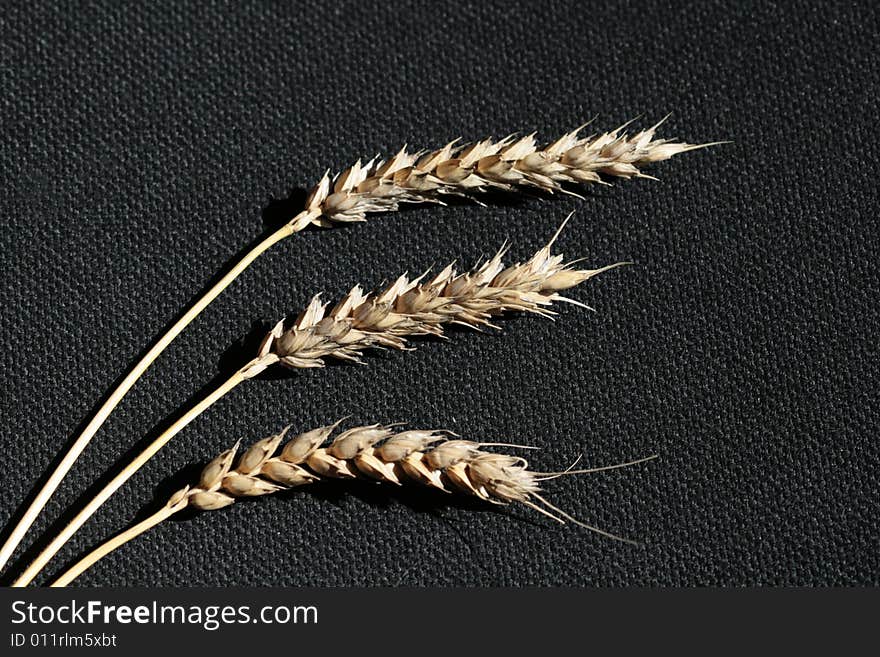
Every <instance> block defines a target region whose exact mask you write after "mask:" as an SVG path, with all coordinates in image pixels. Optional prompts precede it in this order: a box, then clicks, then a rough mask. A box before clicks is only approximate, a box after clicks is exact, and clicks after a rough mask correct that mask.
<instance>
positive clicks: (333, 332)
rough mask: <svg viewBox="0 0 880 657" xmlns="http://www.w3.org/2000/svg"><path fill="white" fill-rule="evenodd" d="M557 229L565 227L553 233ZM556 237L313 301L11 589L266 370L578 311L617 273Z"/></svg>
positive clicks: (106, 491)
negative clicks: (590, 283) (509, 318)
mask: <svg viewBox="0 0 880 657" xmlns="http://www.w3.org/2000/svg"><path fill="white" fill-rule="evenodd" d="M570 216H571V215H569V217H570ZM566 221H567V220H566ZM564 226H565V223H563V226H561V227H560V229H559V231H561V230H562V227H564ZM559 231H557V232H556V234H555V235H554V236H553V238H552V239H551V240H550V242H548V244H547V245H545V246H544V247H542V248H541V249H539V250H538V251H537V252H536V253H535V254H534V255H533V256H532V257H531V258H530V259H529V260H527V261H525V262H523V263H516V264H514V265H511V266H508V267H505V266H504V264H503V262H502V257H503V255H504V254H505V252H506V247H502V248H501V249H500V250H499V251H498V253H497V254H496V255H495V256H493V257H492V258H489V259H488V260H486V261H485V262H483V263H482V264H480V265H478V266H476V267H474V268H473V269H472V270H470V271H468V272H465V273H457V272H456V271H455V270H454V268H453V267H452V265H450V266H448V267H446V268H445V269H443V271H441V272H440V273H439V274H437V275H436V276H434V277H433V278H431V279H430V280H428V281H427V282H422V279H423V278H425V276H422V277H419V278H417V279H415V280H410V279H409V278H408V277H407V276H401V277H400V278H398V279H397V280H396V281H395V282H394V283H393V284H392V285H391V286H389V287H388V288H386V289H384V290H381V291H378V292H376V293H373V294H365V293H364V292H363V291H362V290H361V288H360V287H359V286H356V287H355V288H353V289H352V291H351V292H349V294H347V295H346V296H345V297H344V298H343V299H342V300H341V301H340V302H339V303H338V304H336V305H335V306H334V308H333V309H332V310H331V311H330V312H329V313H327V312H326V309H327V307H328V306H327V305H326V304H322V303H321V302H320V300H319V299H318V298H317V297H316V298H314V299H313V300H312V302H311V303H310V304H309V306H308V307H307V308H306V310H305V311H303V312H302V313H301V314H300V315H299V317H298V318H297V320H296V321H295V322H294V323H293V325H292V326H291V327H290V328H289V329H287V330H285V329H284V324H283V322H279V323H278V324H277V325H276V326H275V328H274V329H273V330H272V331H271V332H270V333H269V334H268V335H267V336H266V339H265V340H264V341H263V344H262V345H261V347H260V349H259V352H258V354H257V355H256V357H255V358H253V359H252V360H250V361H249V362H247V363H246V364H245V365H244V366H242V367H241V368H240V369H239V370H238V371H237V372H235V373H234V374H233V375H232V376H231V377H230V378H229V379H227V380H226V381H225V382H223V383H222V384H221V385H220V386H219V387H218V388H217V389H216V390H214V391H213V392H211V393H210V394H209V395H208V396H207V397H205V398H204V399H203V400H202V401H200V402H199V403H197V404H196V405H195V406H193V407H192V408H191V409H189V410H188V411H187V412H186V413H184V414H183V416H181V417H180V419H178V420H177V421H176V422H174V423H173V424H172V425H171V426H170V427H168V428H167V429H166V430H165V431H163V432H162V434H160V435H159V437H158V438H156V439H155V440H153V442H152V443H150V444H149V445H148V446H147V447H146V449H144V451H143V452H141V453H140V454H138V455H137V456H136V457H135V458H134V459H133V460H132V462H131V463H129V464H128V465H127V466H126V467H125V468H124V469H123V470H122V471H121V472H120V473H119V474H117V475H116V476H115V477H114V478H113V479H112V480H111V481H110V482H109V483H108V484H107V485H106V486H104V488H103V489H101V491H100V492H99V493H98V494H97V495H95V497H94V498H92V499H91V500H90V501H89V503H88V504H87V505H86V506H85V507H84V508H83V509H82V510H81V511H79V512H78V513H77V514H76V515H75V516H74V518H73V519H72V520H71V521H70V522H69V523H68V524H67V526H65V527H64V529H62V530H61V532H59V533H58V534H57V535H56V536H55V537H54V538H53V539H52V541H51V542H50V543H49V545H47V546H46V547H45V548H44V549H43V551H42V552H40V554H39V555H38V556H37V558H36V559H35V560H34V561H33V562H32V563H31V564H30V565H29V566H28V567H27V569H25V571H24V573H22V575H20V576H19V577H18V578H17V579H16V580H15V582H14V583H13V586H25V585H26V584H28V583H29V582H31V581H32V580H33V578H34V577H35V576H36V575H37V574H38V573H39V572H40V570H41V569H42V568H43V567H44V566H45V565H46V563H48V561H49V559H51V558H52V557H53V556H54V555H55V554H56V553H57V552H58V550H59V549H61V547H63V546H64V544H65V543H66V542H67V541H68V540H70V538H71V537H72V536H73V534H74V533H75V532H76V531H77V530H78V529H79V528H80V527H81V526H82V525H83V524H84V523H85V522H86V520H88V519H89V518H90V517H91V516H92V514H94V512H95V511H96V510H97V509H98V508H100V506H101V505H102V504H103V503H104V502H106V501H107V500H108V499H109V498H110V497H111V496H112V495H113V493H115V492H116V491H117V490H118V489H119V488H120V487H121V486H122V485H123V484H124V483H125V482H126V481H128V479H129V478H130V477H131V476H132V475H133V474H134V473H135V472H137V471H138V470H139V469H140V468H141V467H143V465H144V464H145V463H147V461H149V460H150V459H151V458H152V457H153V455H154V454H156V452H158V451H159V450H160V449H161V448H162V447H163V446H164V445H165V444H166V443H167V442H168V441H169V440H171V439H172V438H173V437H174V436H175V435H176V434H177V433H179V432H180V431H181V430H182V429H183V428H184V427H186V425H187V424H189V423H190V422H191V421H192V420H194V419H195V418H196V417H198V416H199V415H200V414H201V413H202V412H204V411H205V410H206V409H207V408H209V407H210V406H211V405H212V404H214V403H215V402H216V401H218V400H219V399H220V398H222V397H223V396H224V395H226V394H227V393H228V392H230V391H231V390H232V389H233V388H235V387H236V386H238V385H239V384H240V383H242V382H244V381H246V380H249V379H252V378H254V377H255V376H257V375H258V374H260V373H261V372H263V371H264V370H266V369H267V368H268V367H271V366H273V365H275V364H278V363H280V364H282V365H285V366H287V367H292V368H310V367H321V366H322V365H323V364H324V359H325V358H338V359H343V360H348V361H355V362H360V355H361V353H362V352H363V351H364V350H366V349H370V348H376V347H380V348H393V349H405V348H407V342H406V339H407V337H409V336H419V335H436V336H442V335H443V326H444V325H446V324H450V323H455V324H462V325H465V326H472V327H482V326H490V327H494V326H495V325H494V324H492V323H491V322H490V319H491V318H492V317H493V316H495V315H499V314H501V313H504V312H508V311H520V312H529V313H534V314H537V315H542V316H552V314H553V311H552V310H550V309H549V307H548V306H550V305H551V304H552V303H554V302H556V301H566V302H569V303H574V304H577V305H583V304H581V303H580V302H577V301H574V300H572V299H568V298H566V297H564V296H562V295H561V294H560V292H562V291H564V290H566V289H568V288H571V287H574V286H575V285H578V284H580V283H582V282H584V281H586V280H588V279H590V278H592V277H593V276H595V275H597V274H599V273H601V272H604V271H607V270H608V269H610V268H611V267H616V266H617V265H609V266H607V267H602V268H599V269H577V268H575V267H574V264H575V263H576V262H578V261H574V262H568V263H566V262H565V261H564V260H563V256H562V255H561V254H556V255H554V254H553V253H551V247H552V245H553V243H554V241H555V240H556V238H557V236H558V235H559Z"/></svg>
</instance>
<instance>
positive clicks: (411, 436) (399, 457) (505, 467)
mask: <svg viewBox="0 0 880 657" xmlns="http://www.w3.org/2000/svg"><path fill="white" fill-rule="evenodd" d="M340 423H341V421H340V422H336V423H334V424H331V425H327V426H325V427H320V428H318V429H313V430H312V431H308V432H306V433H302V434H299V435H297V436H295V437H293V438H292V439H290V440H289V441H288V442H287V443H286V444H285V445H284V446H283V448H281V449H280V451H279V447H281V443H282V442H283V440H284V438H285V435H286V434H287V429H285V430H284V431H282V432H281V433H279V434H277V435H274V436H270V437H268V438H264V439H263V440H261V441H259V442H257V443H256V444H254V445H252V446H251V447H249V448H248V449H246V450H245V451H244V452H243V453H242V454H241V456H239V457H238V461H237V463H236V458H235V457H236V455H237V453H238V451H239V444H236V445H235V446H234V447H232V448H231V449H228V450H226V451H225V452H223V453H222V454H220V455H219V456H217V457H216V458H215V459H213V460H212V461H211V462H210V463H208V465H207V466H205V468H204V469H203V470H202V473H201V476H200V477H199V480H198V483H196V484H195V485H194V486H186V487H185V488H182V489H181V490H179V491H177V492H176V493H174V494H173V495H171V497H170V498H169V499H168V501H167V502H166V504H165V505H164V506H163V507H162V508H161V509H159V511H157V512H156V513H155V514H154V515H153V516H151V517H150V518H148V519H147V520H145V521H142V522H141V523H138V524H137V525H135V526H134V527H132V528H131V529H129V530H127V531H125V532H123V533H121V534H119V535H118V536H116V537H114V538H112V539H111V540H109V541H107V542H106V543H104V544H103V545H101V546H100V547H98V548H97V549H95V550H94V551H92V552H91V553H89V554H88V555H86V556H85V557H83V559H81V560H80V561H79V562H78V563H76V564H75V565H74V566H73V567H71V568H70V569H69V570H68V571H66V572H65V573H64V574H63V575H62V576H61V577H59V578H58V579H57V580H56V581H55V582H53V584H52V586H66V585H67V584H70V583H71V582H72V581H73V580H74V579H75V578H76V577H78V576H79V575H80V574H82V573H83V572H84V571H86V570H87V569H88V568H90V567H91V566H92V565H94V564H95V563H96V562H97V561H99V560H100V559H102V558H103V557H105V556H107V555H108V554H109V553H110V552H112V551H113V550H115V549H117V548H118V547H120V546H121V545H123V544H125V543H126V542H128V541H130V540H132V539H133V538H135V537H136V536H138V535H140V534H142V533H143V532H145V531H147V530H148V529H149V528H151V527H154V526H155V525H156V524H158V523H159V522H162V521H163V520H165V519H166V518H168V517H170V516H171V515H173V514H175V513H178V512H179V511H182V510H183V509H185V508H187V507H190V506H191V507H193V508H196V509H199V510H201V511H213V510H217V509H222V508H223V507H226V506H229V505H230V504H233V503H234V502H235V501H236V500H237V499H239V498H245V497H261V496H264V495H271V494H272V493H276V492H279V491H283V490H289V489H291V488H295V487H298V486H303V485H306V484H310V483H312V482H315V481H319V480H321V479H327V478H335V479H366V480H371V481H377V482H382V483H390V484H395V485H398V486H400V485H403V484H405V483H416V484H420V485H423V486H428V487H430V488H434V489H436V490H440V491H443V492H444V493H453V492H455V493H459V494H464V495H468V496H472V497H477V498H479V499H481V500H483V501H485V502H490V503H492V504H498V505H506V504H510V503H519V504H523V505H525V506H528V507H530V508H532V509H535V510H537V511H539V512H541V513H542V514H544V515H546V516H548V517H550V518H552V519H553V520H556V521H557V522H560V523H562V524H565V523H566V522H567V521H568V522H573V523H575V524H577V525H579V526H581V527H584V528H586V529H589V530H590V531H594V532H597V533H599V534H602V535H603V536H607V537H609V538H613V539H617V540H622V541H625V542H629V543H631V542H632V541H629V540H628V539H623V538H620V537H619V536H615V535H613V534H610V533H608V532H606V531H603V530H601V529H598V528H596V527H593V526H591V525H587V524H585V523H583V522H581V521H579V520H577V519H575V518H574V517H572V516H571V515H570V514H568V513H567V512H565V511H563V510H562V509H560V508H558V507H556V506H554V505H553V504H551V503H550V502H549V501H548V500H547V499H546V498H545V497H543V495H542V494H541V493H542V490H541V483H542V482H543V481H546V480H548V479H553V478H556V477H561V476H566V475H575V474H586V473H590V472H598V471H601V470H610V469H614V468H621V467H625V466H630V465H635V464H636V463H643V462H645V461H649V460H651V459H653V458H656V456H649V457H647V458H643V459H638V460H636V461H630V462H628V463H620V464H616V465H612V466H605V467H600V468H590V469H580V470H575V469H574V468H573V467H571V468H568V469H567V470H563V471H561V472H536V471H533V470H530V469H529V464H528V461H527V460H526V459H524V458H523V457H521V456H512V455H510V454H505V453H498V452H492V451H487V450H486V449H485V448H486V447H524V446H519V445H510V444H507V443H479V442H472V441H468V440H461V439H457V438H452V437H451V436H452V434H450V433H449V432H446V431H437V430H409V431H396V430H395V427H396V426H397V425H384V426H383V425H379V424H373V425H369V426H358V427H353V428H351V429H348V430H346V431H343V432H342V433H339V434H338V435H336V436H335V438H333V439H332V440H331V441H330V442H329V444H327V445H326V446H323V445H324V444H325V443H326V442H327V440H328V438H330V437H331V435H332V434H333V432H334V431H335V430H336V429H337V427H338V426H339V424H340ZM276 452H277V454H276Z"/></svg>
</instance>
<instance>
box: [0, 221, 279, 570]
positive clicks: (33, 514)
mask: <svg viewBox="0 0 880 657" xmlns="http://www.w3.org/2000/svg"><path fill="white" fill-rule="evenodd" d="M292 233H293V229H292V226H291V224H285V226H284V227H283V228H281V229H279V230H277V231H275V232H274V233H272V234H271V235H269V236H268V237H267V238H266V239H264V240H263V241H262V242H260V243H259V244H257V246H255V247H254V248H253V249H251V250H250V251H249V252H248V253H247V254H246V255H245V256H244V257H243V258H242V259H241V260H239V261H238V263H236V265H235V266H234V267H233V268H232V269H230V270H229V272H228V273H227V274H226V275H225V276H223V278H221V279H220V280H219V281H217V283H216V284H215V285H213V286H212V287H211V289H210V290H208V291H207V292H206V293H205V294H204V295H203V296H202V297H201V298H200V299H199V300H198V301H196V302H195V303H194V304H193V305H192V307H191V308H190V309H189V310H188V311H187V312H186V313H185V314H184V315H183V316H182V317H181V318H180V319H178V320H177V321H176V322H175V323H174V326H172V327H171V328H170V329H168V331H167V332H166V333H165V335H163V336H162V337H161V338H159V340H158V341H157V342H156V343H155V344H154V345H153V346H152V347H151V348H150V350H149V351H148V352H147V353H146V354H145V355H144V357H143V358H141V360H140V361H139V362H138V363H137V365H135V366H134V367H133V368H132V369H131V371H130V372H129V373H128V374H127V375H126V377H125V378H124V379H123V380H122V382H121V383H120V384H119V385H118V386H117V387H116V389H115V390H114V391H113V392H112V393H111V394H110V396H109V397H108V398H107V400H106V401H105V402H104V404H103V405H102V406H101V408H100V409H99V410H98V412H97V413H96V414H95V416H94V417H93V418H92V420H91V422H89V424H88V426H87V427H86V428H85V429H84V430H83V432H82V433H81V434H80V435H79V436H78V437H77V439H76V440H75V441H74V443H73V445H71V447H70V449H69V450H68V451H67V453H66V454H65V455H64V458H63V459H62V460H61V462H60V463H59V464H58V465H57V466H56V467H55V470H54V471H53V472H52V474H51V475H50V476H49V479H48V480H46V483H45V484H43V487H42V488H41V489H40V492H39V493H37V496H36V497H35V498H34V499H33V501H32V502H31V504H30V506H29V507H28V509H27V511H25V513H24V515H23V516H22V517H21V519H20V520H19V521H18V524H16V526H15V528H14V529H13V530H12V533H11V534H10V535H9V537H8V538H7V539H6V542H5V543H4V544H3V547H2V549H0V570H3V567H4V566H5V565H6V563H7V562H8V561H9V558H10V557H11V556H12V554H13V552H14V551H15V549H16V548H17V547H18V544H19V543H21V540H22V539H23V538H24V536H25V534H26V533H27V531H28V529H30V527H31V525H33V523H34V521H35V520H36V519H37V516H39V514H40V512H41V511H42V510H43V508H44V507H45V506H46V504H47V503H48V501H49V498H50V497H52V494H53V493H54V492H55V490H56V489H57V488H58V486H59V485H60V484H61V482H62V480H63V479H64V477H65V476H66V475H67V473H68V472H69V471H70V468H71V467H73V464H74V463H75V462H76V460H77V459H78V458H79V456H80V454H82V452H83V450H84V449H85V448H86V446H87V445H88V444H89V442H90V441H91V439H92V438H93V437H94V435H95V434H96V433H97V432H98V429H100V428H101V425H103V424H104V422H105V421H106V420H107V418H108V417H109V416H110V413H112V412H113V409H114V408H116V405H117V404H119V402H120V401H121V400H122V398H123V397H124V396H125V395H126V393H127V392H128V391H129V390H130V389H131V387H132V386H133V385H134V384H135V383H136V382H137V380H138V379H139V378H140V377H141V376H142V375H143V374H144V372H146V371H147V369H148V368H149V367H150V365H152V363H153V361H154V360H156V358H158V357H159V355H160V354H161V353H162V352H163V351H165V349H166V348H167V347H168V345H169V344H171V342H172V341H173V340H174V339H175V338H176V337H177V336H178V335H179V334H180V333H181V331H183V329H185V328H186V327H187V326H188V325H189V324H190V323H191V322H192V321H193V320H194V319H195V318H196V317H198V316H199V313H201V312H202V311H203V310H204V309H205V308H207V307H208V304H210V303H211V302H212V301H213V300H214V299H216V298H217V296H218V295H219V294H220V293H221V292H222V291H223V290H225V289H226V288H227V287H228V286H229V285H230V283H232V281H234V280H235V279H236V277H238V275H239V274H241V273H242V272H243V271H244V270H245V269H246V268H247V267H248V266H249V265H250V264H251V263H252V262H253V261H254V260H256V259H257V257H258V256H259V255H260V254H261V253H263V252H264V251H266V250H267V249H268V248H269V247H271V246H272V245H273V244H275V243H276V242H279V241H280V240H282V239H284V238H285V237H287V236H289V235H291V234H292Z"/></svg>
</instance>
